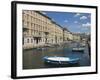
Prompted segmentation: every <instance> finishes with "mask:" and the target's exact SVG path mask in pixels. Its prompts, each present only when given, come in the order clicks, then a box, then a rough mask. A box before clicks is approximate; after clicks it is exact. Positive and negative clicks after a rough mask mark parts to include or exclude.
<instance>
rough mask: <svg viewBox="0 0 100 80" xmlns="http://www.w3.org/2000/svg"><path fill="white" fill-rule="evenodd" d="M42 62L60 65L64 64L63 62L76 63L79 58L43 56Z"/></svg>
mask: <svg viewBox="0 0 100 80" xmlns="http://www.w3.org/2000/svg"><path fill="white" fill-rule="evenodd" d="M43 59H44V62H46V63H51V64H60V65H64V64H77V63H79V60H80V59H79V58H70V57H57V56H54V57H48V56H46V57H44V58H43Z"/></svg>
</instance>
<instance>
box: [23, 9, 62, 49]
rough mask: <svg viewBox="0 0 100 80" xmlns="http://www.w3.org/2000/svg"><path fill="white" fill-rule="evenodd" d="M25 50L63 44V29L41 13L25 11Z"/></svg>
mask: <svg viewBox="0 0 100 80" xmlns="http://www.w3.org/2000/svg"><path fill="white" fill-rule="evenodd" d="M22 15H23V17H22V21H23V22H22V26H23V48H24V49H29V48H35V47H41V46H46V45H47V44H57V43H61V42H63V29H62V27H61V26H60V25H58V24H56V23H55V22H53V21H52V19H51V18H49V17H47V16H45V15H44V14H42V13H41V12H38V11H32V10H23V12H22Z"/></svg>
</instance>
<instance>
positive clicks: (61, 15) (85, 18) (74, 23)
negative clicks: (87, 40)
mask: <svg viewBox="0 0 100 80" xmlns="http://www.w3.org/2000/svg"><path fill="white" fill-rule="evenodd" d="M42 13H43V14H44V15H47V16H48V17H50V18H52V20H53V21H55V22H56V23H57V24H59V25H61V26H62V27H65V28H67V29H68V30H69V31H71V32H74V33H87V34H89V33H90V27H91V14H90V13H78V12H77V13H74V12H51V11H42Z"/></svg>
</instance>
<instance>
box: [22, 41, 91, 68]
mask: <svg viewBox="0 0 100 80" xmlns="http://www.w3.org/2000/svg"><path fill="white" fill-rule="evenodd" d="M77 44H78V43H77ZM77 44H76V43H67V44H64V45H63V46H55V47H46V48H42V49H41V48H38V49H30V50H23V69H39V68H56V67H81V66H90V65H91V64H90V55H89V52H88V51H89V50H88V46H87V45H86V46H84V48H85V51H84V52H72V48H73V47H76V45H77ZM78 45H80V44H78ZM80 46H81V45H80ZM45 56H62V57H73V58H80V61H79V64H78V65H66V66H58V65H52V64H50V65H48V64H45V63H44V60H43V57H45Z"/></svg>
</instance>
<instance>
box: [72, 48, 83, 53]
mask: <svg viewBox="0 0 100 80" xmlns="http://www.w3.org/2000/svg"><path fill="white" fill-rule="evenodd" d="M72 51H73V52H84V48H72Z"/></svg>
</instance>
